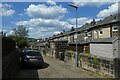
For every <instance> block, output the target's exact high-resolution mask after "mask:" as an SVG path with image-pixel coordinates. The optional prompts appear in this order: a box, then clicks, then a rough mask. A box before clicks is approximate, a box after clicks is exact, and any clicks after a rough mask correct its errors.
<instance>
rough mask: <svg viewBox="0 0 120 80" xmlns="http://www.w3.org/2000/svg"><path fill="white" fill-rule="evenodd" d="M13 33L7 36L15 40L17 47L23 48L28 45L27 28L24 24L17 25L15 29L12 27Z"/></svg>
mask: <svg viewBox="0 0 120 80" xmlns="http://www.w3.org/2000/svg"><path fill="white" fill-rule="evenodd" d="M13 31H14V35H11V36H9V38H12V39H14V40H15V41H16V42H17V46H18V47H19V49H23V48H24V47H26V46H29V43H28V32H29V31H28V30H27V29H26V27H24V26H19V27H18V28H17V29H13Z"/></svg>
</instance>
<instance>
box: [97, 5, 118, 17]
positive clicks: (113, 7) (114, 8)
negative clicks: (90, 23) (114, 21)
mask: <svg viewBox="0 0 120 80" xmlns="http://www.w3.org/2000/svg"><path fill="white" fill-rule="evenodd" d="M117 13H118V3H114V4H112V5H111V6H109V7H108V8H107V9H104V10H101V11H100V12H99V13H98V14H97V17H98V18H101V17H106V16H109V15H114V14H117Z"/></svg>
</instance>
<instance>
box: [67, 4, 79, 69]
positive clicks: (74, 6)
mask: <svg viewBox="0 0 120 80" xmlns="http://www.w3.org/2000/svg"><path fill="white" fill-rule="evenodd" d="M69 6H71V7H73V8H75V9H76V56H75V58H76V66H77V67H78V46H77V27H78V20H77V18H78V7H77V6H76V5H73V4H69Z"/></svg>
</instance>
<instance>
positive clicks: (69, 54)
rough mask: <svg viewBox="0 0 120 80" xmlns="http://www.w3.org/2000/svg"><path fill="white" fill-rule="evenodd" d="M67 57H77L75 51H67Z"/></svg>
mask: <svg viewBox="0 0 120 80" xmlns="http://www.w3.org/2000/svg"><path fill="white" fill-rule="evenodd" d="M65 55H66V56H67V57H69V58H72V56H73V57H75V52H74V51H66V52H65Z"/></svg>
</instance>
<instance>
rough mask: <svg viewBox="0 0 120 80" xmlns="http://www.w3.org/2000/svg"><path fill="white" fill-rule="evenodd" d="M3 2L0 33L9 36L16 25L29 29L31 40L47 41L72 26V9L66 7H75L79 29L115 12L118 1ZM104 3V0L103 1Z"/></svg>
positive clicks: (0, 15)
mask: <svg viewBox="0 0 120 80" xmlns="http://www.w3.org/2000/svg"><path fill="white" fill-rule="evenodd" d="M98 1H99V0H91V2H87V0H86V2H78V1H73V2H54V1H47V2H24V3H23V2H3V3H0V12H2V13H0V18H2V24H0V31H1V30H3V31H4V32H7V35H11V34H13V31H12V29H13V28H17V27H18V26H19V25H23V26H25V27H26V28H27V29H28V30H29V37H31V38H47V37H50V36H52V35H53V34H57V33H59V32H62V31H63V30H65V31H68V30H70V28H71V27H74V26H75V17H76V14H75V9H74V8H72V7H70V6H68V4H75V5H77V6H78V7H79V8H78V24H79V27H81V26H82V25H84V24H85V23H89V22H91V21H92V19H96V21H97V20H100V19H103V18H104V17H106V16H109V15H114V14H117V13H118V3H117V2H118V0H116V1H114V2H110V1H109V0H107V1H106V2H98ZM103 1H105V0H103Z"/></svg>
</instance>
